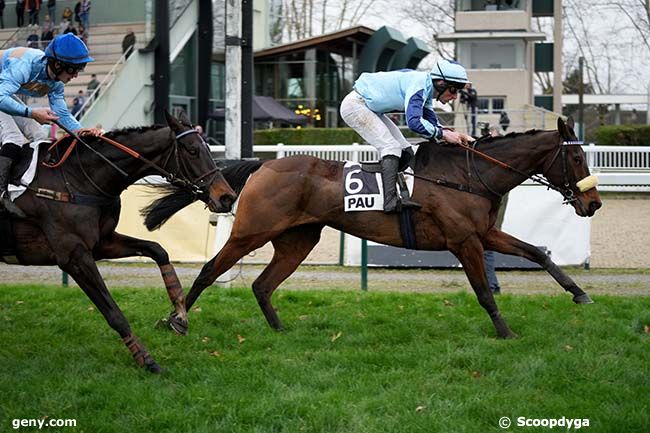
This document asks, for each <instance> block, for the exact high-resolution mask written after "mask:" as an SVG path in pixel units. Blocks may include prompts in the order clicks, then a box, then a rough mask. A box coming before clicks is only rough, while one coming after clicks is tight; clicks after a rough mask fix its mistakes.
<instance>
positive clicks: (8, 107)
mask: <svg viewBox="0 0 650 433" xmlns="http://www.w3.org/2000/svg"><path fill="white" fill-rule="evenodd" d="M29 73H30V70H29V65H27V64H26V63H24V62H20V61H13V62H11V63H9V65H8V66H5V68H4V69H3V70H2V73H0V111H2V112H3V113H7V114H9V115H12V116H22V117H31V116H32V109H31V108H29V107H27V106H26V105H25V104H23V103H22V102H21V101H20V100H19V99H17V98H16V97H15V96H14V95H15V94H16V93H17V92H18V90H19V89H20V86H21V85H22V84H23V83H26V82H28V81H29Z"/></svg>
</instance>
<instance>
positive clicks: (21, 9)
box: [16, 0, 25, 27]
mask: <svg viewBox="0 0 650 433" xmlns="http://www.w3.org/2000/svg"><path fill="white" fill-rule="evenodd" d="M24 25H25V0H16V26H17V27H22V26H24Z"/></svg>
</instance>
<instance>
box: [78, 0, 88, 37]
mask: <svg viewBox="0 0 650 433" xmlns="http://www.w3.org/2000/svg"><path fill="white" fill-rule="evenodd" d="M79 19H80V20H81V23H80V24H81V25H82V26H84V29H85V30H86V31H88V28H89V27H90V0H82V1H81V6H80V9H79ZM79 34H81V32H80V33H79Z"/></svg>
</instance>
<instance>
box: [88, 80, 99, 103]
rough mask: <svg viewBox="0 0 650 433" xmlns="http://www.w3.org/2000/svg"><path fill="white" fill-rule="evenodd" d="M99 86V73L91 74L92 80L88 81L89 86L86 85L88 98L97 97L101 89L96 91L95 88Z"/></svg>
mask: <svg viewBox="0 0 650 433" xmlns="http://www.w3.org/2000/svg"><path fill="white" fill-rule="evenodd" d="M97 87H99V80H98V79H97V74H92V75H91V76H90V81H89V82H88V87H86V93H87V94H88V98H90V99H91V101H92V100H93V99H97V97H98V96H99V91H98V92H97V93H95V89H97Z"/></svg>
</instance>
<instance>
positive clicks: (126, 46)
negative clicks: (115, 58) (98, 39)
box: [122, 28, 135, 59]
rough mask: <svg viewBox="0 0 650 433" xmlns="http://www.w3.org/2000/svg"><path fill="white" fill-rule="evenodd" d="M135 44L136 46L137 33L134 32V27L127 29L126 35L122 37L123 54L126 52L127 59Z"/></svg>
mask: <svg viewBox="0 0 650 433" xmlns="http://www.w3.org/2000/svg"><path fill="white" fill-rule="evenodd" d="M134 46H135V33H133V29H131V28H129V29H127V30H126V35H125V36H124V39H122V54H125V55H126V58H127V59H128V58H129V56H130V55H131V53H132V52H133V47H134Z"/></svg>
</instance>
